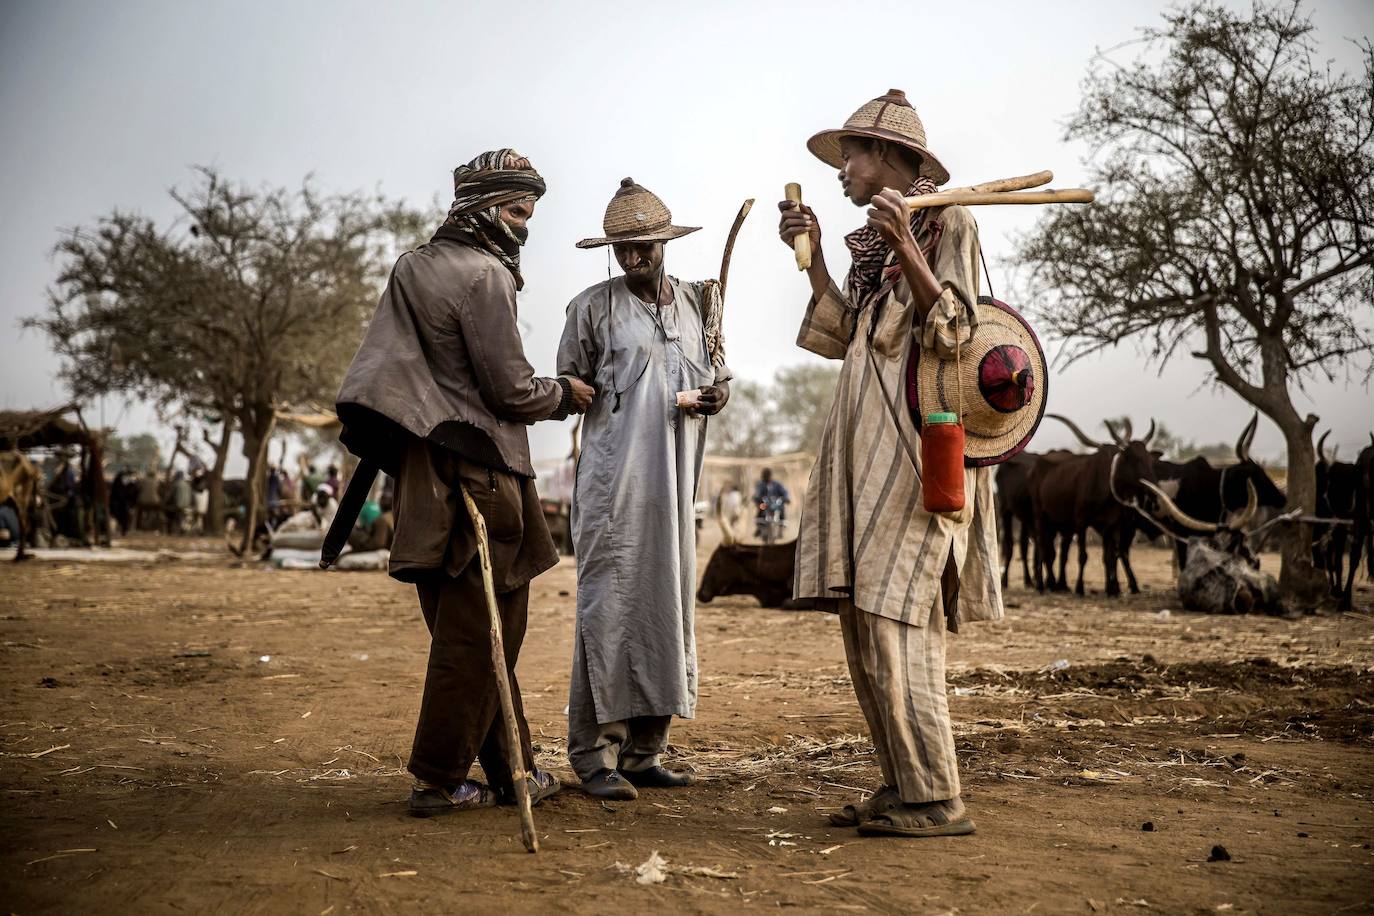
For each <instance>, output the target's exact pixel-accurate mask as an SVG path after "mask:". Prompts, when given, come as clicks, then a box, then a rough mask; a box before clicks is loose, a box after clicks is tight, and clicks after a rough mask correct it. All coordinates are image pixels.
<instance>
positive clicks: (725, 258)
mask: <svg viewBox="0 0 1374 916" xmlns="http://www.w3.org/2000/svg"><path fill="white" fill-rule="evenodd" d="M752 209H754V198H752V197H751V198H749V199H748V200H746V201H745V202H744V203H742V204H740V208H739V212H738V213H736V214H735V222H734V225H732V226H731V227H730V234H729V235H728V236H726V237H725V254H724V255H722V256H721V259H720V298H721V299H724V298H725V279H726V277H728V276H730V256H731V255H733V254H734V253H735V239H736V238H737V237H738V236H739V229H740V226H743V225H744V218H745V217H746V216H748V215H749V211H750V210H752Z"/></svg>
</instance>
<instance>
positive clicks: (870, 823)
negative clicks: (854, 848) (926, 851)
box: [859, 798, 974, 837]
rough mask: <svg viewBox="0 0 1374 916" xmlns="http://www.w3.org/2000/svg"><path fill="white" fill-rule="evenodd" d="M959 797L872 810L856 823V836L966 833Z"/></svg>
mask: <svg viewBox="0 0 1374 916" xmlns="http://www.w3.org/2000/svg"><path fill="white" fill-rule="evenodd" d="M973 829H974V828H973V821H971V820H969V818H968V813H967V812H966V810H965V809H964V801H963V799H961V798H950V799H946V800H944V801H933V802H925V803H923V804H914V805H913V804H902V805H896V806H893V807H890V808H887V809H886V810H883V811H876V812H874V813H873V815H872V816H871V817H869V819H868V820H866V821H864V822H863V823H862V824H860V825H859V835H860V836H908V837H923V836H966V835H968V834H970V833H973Z"/></svg>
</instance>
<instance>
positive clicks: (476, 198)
mask: <svg viewBox="0 0 1374 916" xmlns="http://www.w3.org/2000/svg"><path fill="white" fill-rule="evenodd" d="M521 158H522V157H521V155H520V154H519V153H517V152H516V151H515V150H513V149H498V150H492V151H491V152H487V153H483V154H482V155H480V156H478V157H477V158H476V159H473V160H472V161H471V162H469V163H468V164H467V165H460V166H458V168H456V169H454V170H453V205H452V206H451V207H449V211H448V218H447V219H445V220H444V225H445V226H446V227H451V228H452V229H455V230H457V232H458V234H459V236H460V237H461V238H462V240H463V241H465V242H466V243H468V244H469V245H472V246H473V247H474V248H481V249H482V250H484V251H489V252H491V253H492V254H493V255H495V256H496V258H497V259H498V260H499V261H500V262H501V263H502V264H504V265H506V267H507V269H509V270H510V272H511V273H512V274H514V275H515V288H516V289H522V288H523V287H524V285H525V280H524V278H523V277H521V276H520V246H521V245H524V244H525V238H526V236H527V233H525V232H523V231H519V232H517V231H515V230H512V229H511V227H510V226H508V225H506V223H505V221H504V220H502V219H501V207H502V206H503V205H505V204H508V203H511V202H512V201H517V200H523V199H525V198H535V199H538V198H540V197H542V196H544V191H545V190H546V188H545V185H544V179H543V178H541V177H539V173H538V172H536V171H535V170H534V169H533V168H532V167H529V166H526V167H524V168H512V167H511V166H512V165H514V163H516V162H517V161H519V160H520V159H521Z"/></svg>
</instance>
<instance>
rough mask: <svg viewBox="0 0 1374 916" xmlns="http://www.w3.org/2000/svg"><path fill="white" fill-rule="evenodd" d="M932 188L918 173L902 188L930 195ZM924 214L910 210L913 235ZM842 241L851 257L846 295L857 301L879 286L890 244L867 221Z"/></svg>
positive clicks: (933, 187) (907, 193)
mask: <svg viewBox="0 0 1374 916" xmlns="http://www.w3.org/2000/svg"><path fill="white" fill-rule="evenodd" d="M935 190H936V186H935V182H933V181H931V180H930V179H929V178H926V177H925V176H920V177H918V178H917V179H916V180H915V181H913V182H912V183H911V187H909V188H907V189H906V194H905V196H906V197H914V196H915V195H917V194H933V193H934V192H935ZM924 215H925V211H924V210H913V211H912V213H911V232H912V234H913V235H915V234H916V231H917V228H918V227H919V226H920V223H921V219H922V218H923V217H924ZM844 243H845V244H846V245H848V246H849V256H850V258H851V260H852V263H851V264H850V267H849V296H850V300H851V301H853V302H854V303H856V304H858V303H861V302H863V301H864V300H865V299H866V298H868V297H869V296H870V295H872V294H873V292H874V291H875V290H877V289H878V287H879V286H881V285H882V280H883V264H884V263H886V261H887V256H888V255H889V254H891V253H892V247H891V246H890V245H888V244H887V242H885V241H883V237H882V236H881V235H879V234H878V230H877V229H874V228H873V227H872V226H869V225H867V224H865V225H863V226H860V227H859V228H858V229H855V230H854V231H853V232H851V233H849V234H848V235H846V236H845V237H844Z"/></svg>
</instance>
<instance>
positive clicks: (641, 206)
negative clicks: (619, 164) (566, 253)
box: [577, 178, 701, 248]
mask: <svg viewBox="0 0 1374 916" xmlns="http://www.w3.org/2000/svg"><path fill="white" fill-rule="evenodd" d="M700 228H701V227H700V226H674V225H673V214H672V212H671V211H669V209H668V208H667V207H666V206H664V204H663V201H662V200H660V199H659V197H658V195H657V194H654V193H653V192H652V191H649V190H648V189H647V188H643V187H640V186H639V185H637V184H635V180H634V179H633V178H624V179H622V180H621V182H620V187H619V188H618V189H617V190H616V192H615V196H614V197H612V198H611V202H610V203H609V204H607V205H606V218H605V219H603V220H602V221H601V231H602V232H604V233H606V235H605V237H604V238H599V239H583V240H582V241H580V242H578V243H577V247H578V248H600V247H601V246H602V245H616V244H619V243H621V242H668V241H671V240H673V239H676V238H681V237H682V236H684V235H686V234H687V233H689V232H696V231H697V230H698V229H700Z"/></svg>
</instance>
